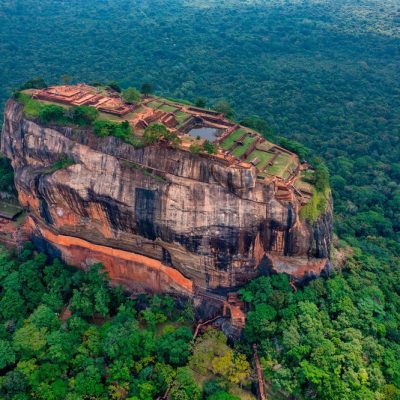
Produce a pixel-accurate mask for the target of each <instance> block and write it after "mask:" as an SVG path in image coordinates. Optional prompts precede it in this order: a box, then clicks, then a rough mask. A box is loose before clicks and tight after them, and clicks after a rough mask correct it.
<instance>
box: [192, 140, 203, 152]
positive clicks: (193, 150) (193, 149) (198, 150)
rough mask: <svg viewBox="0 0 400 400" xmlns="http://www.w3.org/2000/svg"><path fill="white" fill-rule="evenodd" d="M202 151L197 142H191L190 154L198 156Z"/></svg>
mask: <svg viewBox="0 0 400 400" xmlns="http://www.w3.org/2000/svg"><path fill="white" fill-rule="evenodd" d="M202 149H203V146H202V145H201V144H200V143H198V142H193V143H192V144H191V145H190V147H189V151H190V152H191V153H192V154H199V153H200V152H201V150H202Z"/></svg>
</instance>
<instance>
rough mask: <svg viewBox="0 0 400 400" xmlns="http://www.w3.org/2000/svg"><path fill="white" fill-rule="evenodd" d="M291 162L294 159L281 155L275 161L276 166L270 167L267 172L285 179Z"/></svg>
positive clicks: (287, 155)
mask: <svg viewBox="0 0 400 400" xmlns="http://www.w3.org/2000/svg"><path fill="white" fill-rule="evenodd" d="M291 161H292V157H291V156H290V155H289V154H285V153H281V154H279V156H278V157H277V158H276V159H275V161H274V164H273V165H272V166H271V167H268V168H267V170H266V171H267V172H268V173H269V174H271V175H276V176H279V177H281V178H283V177H284V175H285V172H286V170H287V168H288V166H289V164H290V163H291Z"/></svg>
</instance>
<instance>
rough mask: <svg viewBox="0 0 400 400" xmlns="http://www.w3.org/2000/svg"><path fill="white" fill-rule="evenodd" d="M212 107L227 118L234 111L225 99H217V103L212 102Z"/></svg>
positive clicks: (231, 115)
mask: <svg viewBox="0 0 400 400" xmlns="http://www.w3.org/2000/svg"><path fill="white" fill-rule="evenodd" d="M213 108H214V110H215V111H217V112H219V113H221V114H224V115H225V117H227V118H232V117H233V116H234V115H235V111H234V110H233V108H232V106H231V105H230V104H229V102H228V101H226V100H219V101H218V102H217V103H215V104H214V107H213Z"/></svg>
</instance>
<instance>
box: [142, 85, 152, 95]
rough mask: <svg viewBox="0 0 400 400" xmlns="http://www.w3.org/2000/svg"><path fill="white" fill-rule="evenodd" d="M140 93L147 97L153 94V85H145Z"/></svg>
mask: <svg viewBox="0 0 400 400" xmlns="http://www.w3.org/2000/svg"><path fill="white" fill-rule="evenodd" d="M140 92H141V93H142V94H144V95H145V96H148V95H149V94H152V93H153V85H152V84H151V83H149V82H145V83H143V85H142V87H141V88H140Z"/></svg>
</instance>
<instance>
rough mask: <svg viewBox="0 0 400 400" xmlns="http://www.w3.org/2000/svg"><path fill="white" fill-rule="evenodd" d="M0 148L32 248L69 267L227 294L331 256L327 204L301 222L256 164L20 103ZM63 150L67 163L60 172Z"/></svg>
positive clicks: (167, 287)
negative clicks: (92, 127)
mask: <svg viewBox="0 0 400 400" xmlns="http://www.w3.org/2000/svg"><path fill="white" fill-rule="evenodd" d="M1 148H2V152H3V153H4V154H5V155H6V156H7V157H9V158H10V159H11V161H12V165H13V167H14V170H15V184H16V187H17V190H18V193H19V199H20V202H21V204H22V205H23V206H24V207H25V208H26V209H27V210H28V213H27V214H28V225H29V227H30V235H31V238H32V240H33V241H34V243H35V244H36V245H37V246H38V247H39V248H41V249H44V250H46V251H47V252H48V253H50V254H53V255H57V256H60V257H62V258H63V259H64V260H65V261H66V262H67V263H70V264H72V265H76V266H80V267H85V266H87V265H89V264H91V263H94V262H102V263H103V264H104V265H105V268H106V269H107V270H108V271H109V274H110V276H111V278H112V280H113V281H115V282H120V283H123V284H124V285H126V286H128V287H130V288H135V289H141V290H143V289H146V290H152V291H167V292H168V291H172V292H178V293H182V294H188V295H190V294H193V293H194V292H195V291H197V290H198V291H200V292H201V291H208V292H211V291H214V292H217V293H224V292H227V291H230V290H232V289H234V288H236V287H238V286H240V285H242V284H244V283H245V282H247V281H248V280H249V279H251V278H253V277H255V276H257V275H259V274H260V273H263V272H265V271H268V270H269V271H270V270H275V271H276V272H286V273H288V274H290V275H292V276H294V277H296V278H302V277H303V276H304V275H306V276H307V275H310V274H311V275H313V274H314V275H317V274H319V273H320V272H321V270H322V269H323V268H324V267H325V266H326V265H327V264H328V263H329V261H328V259H329V249H330V243H331V228H332V226H331V225H332V223H331V218H332V210H331V206H330V207H329V209H328V211H327V212H326V213H325V214H323V215H321V216H320V218H319V219H318V220H317V221H316V223H314V224H313V225H311V224H309V223H307V222H305V221H301V220H300V218H299V208H300V204H299V203H298V201H297V200H296V197H295V196H292V197H291V199H290V200H279V199H277V197H276V190H277V189H276V187H275V184H274V182H271V183H270V184H264V183H261V182H259V181H258V180H257V179H256V178H257V176H256V170H255V168H254V167H252V168H243V167H240V166H239V165H227V164H226V163H224V162H223V160H219V159H217V158H213V157H210V156H206V155H195V154H191V153H190V152H188V151H184V150H180V149H174V148H170V147H167V146H162V145H155V146H147V147H144V148H137V149H136V148H134V147H132V146H130V145H128V144H126V143H123V142H122V141H120V140H119V139H117V138H114V137H105V138H99V137H96V136H94V135H93V134H92V133H90V131H83V130H82V131H73V130H72V129H71V128H67V127H57V126H41V125H40V124H38V123H37V122H35V121H32V120H28V119H26V118H24V117H23V114H22V106H21V105H20V104H18V103H17V102H15V101H14V100H10V101H8V103H7V106H6V110H5V119H4V127H3V133H2V143H1ZM60 155H65V157H67V159H68V160H71V162H69V163H68V164H67V165H66V166H65V167H64V168H61V169H56V168H55V167H54V166H55V165H56V164H57V161H59V160H60ZM58 164H60V163H58Z"/></svg>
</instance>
